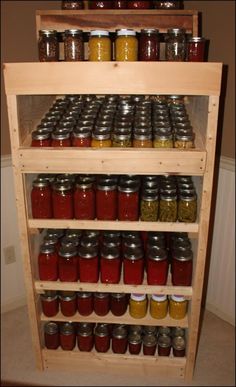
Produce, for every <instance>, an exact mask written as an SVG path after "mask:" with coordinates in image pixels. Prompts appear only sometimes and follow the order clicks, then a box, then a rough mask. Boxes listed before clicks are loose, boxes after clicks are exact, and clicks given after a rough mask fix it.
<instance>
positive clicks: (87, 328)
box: [77, 324, 94, 352]
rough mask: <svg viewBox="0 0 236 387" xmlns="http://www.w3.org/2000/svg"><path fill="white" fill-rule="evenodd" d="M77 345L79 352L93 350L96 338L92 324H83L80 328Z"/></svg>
mask: <svg viewBox="0 0 236 387" xmlns="http://www.w3.org/2000/svg"><path fill="white" fill-rule="evenodd" d="M77 343H78V347H79V350H80V351H82V352H90V351H91V350H92V348H93V344H94V337H93V329H92V327H91V325H90V324H81V325H79V326H78V330H77Z"/></svg>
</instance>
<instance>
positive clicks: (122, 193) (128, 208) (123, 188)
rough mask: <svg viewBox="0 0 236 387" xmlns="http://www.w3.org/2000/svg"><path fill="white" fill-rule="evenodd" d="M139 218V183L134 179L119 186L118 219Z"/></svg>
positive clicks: (133, 219) (134, 219) (132, 219)
mask: <svg viewBox="0 0 236 387" xmlns="http://www.w3.org/2000/svg"><path fill="white" fill-rule="evenodd" d="M138 218H139V185H138V184H137V183H136V182H134V181H127V182H123V183H121V184H120V185H119V186H118V220H131V221H137V220H138Z"/></svg>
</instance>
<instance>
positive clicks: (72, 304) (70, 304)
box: [59, 291, 77, 317]
mask: <svg viewBox="0 0 236 387" xmlns="http://www.w3.org/2000/svg"><path fill="white" fill-rule="evenodd" d="M59 299H60V308H61V313H62V314H63V316H66V317H71V316H74V315H75V313H76V310H77V306H76V293H75V292H70V291H68V292H67V291H62V292H60V295H59Z"/></svg>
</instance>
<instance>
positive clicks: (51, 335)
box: [44, 321, 60, 349]
mask: <svg viewBox="0 0 236 387" xmlns="http://www.w3.org/2000/svg"><path fill="white" fill-rule="evenodd" d="M44 343H45V347H46V348H47V349H57V348H58V347H59V345H60V336H59V329H58V325H57V323H55V322H51V321H50V322H48V323H46V324H45V325H44Z"/></svg>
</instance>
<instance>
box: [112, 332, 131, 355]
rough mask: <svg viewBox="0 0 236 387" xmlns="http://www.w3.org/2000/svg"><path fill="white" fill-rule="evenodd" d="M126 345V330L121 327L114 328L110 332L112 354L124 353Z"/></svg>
mask: <svg viewBox="0 0 236 387" xmlns="http://www.w3.org/2000/svg"><path fill="white" fill-rule="evenodd" d="M127 345H128V339H127V330H126V328H125V327H123V326H118V327H115V328H114V329H113V331H112V351H113V352H114V353H121V354H122V353H125V352H126V350H127Z"/></svg>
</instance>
